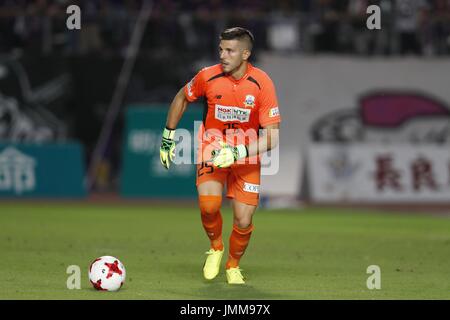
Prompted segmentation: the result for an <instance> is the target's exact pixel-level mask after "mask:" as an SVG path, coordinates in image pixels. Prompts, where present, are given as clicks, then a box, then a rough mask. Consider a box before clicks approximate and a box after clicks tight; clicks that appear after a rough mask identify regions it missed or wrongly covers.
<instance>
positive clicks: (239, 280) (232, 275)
mask: <svg viewBox="0 0 450 320" xmlns="http://www.w3.org/2000/svg"><path fill="white" fill-rule="evenodd" d="M226 271H227V281H228V283H229V284H245V281H244V276H243V275H242V273H241V271H242V269H239V267H237V268H230V269H227V270H226Z"/></svg>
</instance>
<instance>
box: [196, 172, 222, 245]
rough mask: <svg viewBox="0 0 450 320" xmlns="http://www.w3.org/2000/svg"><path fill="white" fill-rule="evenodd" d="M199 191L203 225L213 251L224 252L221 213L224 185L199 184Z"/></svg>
mask: <svg viewBox="0 0 450 320" xmlns="http://www.w3.org/2000/svg"><path fill="white" fill-rule="evenodd" d="M197 190H198V202H199V207H200V213H201V219H202V224H203V228H204V229H205V232H206V235H207V236H208V238H209V240H210V241H211V249H214V250H223V241H222V215H221V213H220V208H221V206H222V192H223V185H222V183H220V182H219V181H214V180H209V181H205V182H203V183H201V184H199V185H198V186H197Z"/></svg>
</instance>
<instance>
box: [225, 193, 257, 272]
mask: <svg viewBox="0 0 450 320" xmlns="http://www.w3.org/2000/svg"><path fill="white" fill-rule="evenodd" d="M232 207H233V231H232V232H231V236H230V249H229V255H228V261H227V264H226V268H227V269H229V268H237V267H239V261H240V260H241V257H242V256H243V255H244V253H245V250H246V249H247V246H248V243H249V241H250V237H251V235H252V231H253V223H252V217H253V214H254V213H255V211H256V206H255V205H250V204H246V203H243V202H240V201H238V200H236V199H234V200H233V201H232Z"/></svg>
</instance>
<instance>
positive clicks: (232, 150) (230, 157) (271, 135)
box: [212, 123, 280, 168]
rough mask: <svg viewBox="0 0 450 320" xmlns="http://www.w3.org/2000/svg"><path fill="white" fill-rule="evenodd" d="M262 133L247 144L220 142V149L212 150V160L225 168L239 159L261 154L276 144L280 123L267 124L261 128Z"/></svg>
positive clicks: (217, 165)
mask: <svg viewBox="0 0 450 320" xmlns="http://www.w3.org/2000/svg"><path fill="white" fill-rule="evenodd" d="M263 129H264V130H263V133H262V135H261V136H260V137H259V138H258V139H257V140H256V141H253V142H251V143H250V144H249V145H244V144H240V145H237V146H236V147H230V146H228V145H227V144H226V143H221V146H222V148H221V149H220V150H214V151H213V154H212V156H213V158H212V162H213V164H214V165H215V166H216V167H219V168H226V167H229V166H231V165H232V164H233V163H234V162H236V161H238V160H239V159H243V158H247V157H251V156H256V155H261V154H263V153H264V152H267V151H269V150H271V149H273V148H275V147H276V146H277V145H278V142H279V129H280V124H279V123H274V124H269V125H267V126H265V127H264V128H263Z"/></svg>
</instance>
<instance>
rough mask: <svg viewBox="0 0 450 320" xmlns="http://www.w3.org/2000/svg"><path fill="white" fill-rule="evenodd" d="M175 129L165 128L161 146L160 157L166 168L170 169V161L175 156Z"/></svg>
mask: <svg viewBox="0 0 450 320" xmlns="http://www.w3.org/2000/svg"><path fill="white" fill-rule="evenodd" d="M174 137H175V130H171V129H168V128H164V131H163V135H162V141H161V147H160V148H159V158H160V160H161V163H162V165H163V166H164V168H166V169H169V167H170V162H171V161H173V159H174V158H175V141H174V140H173V138H174Z"/></svg>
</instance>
